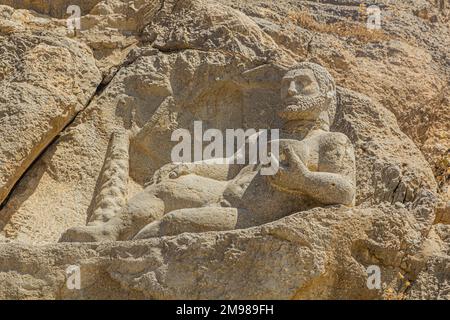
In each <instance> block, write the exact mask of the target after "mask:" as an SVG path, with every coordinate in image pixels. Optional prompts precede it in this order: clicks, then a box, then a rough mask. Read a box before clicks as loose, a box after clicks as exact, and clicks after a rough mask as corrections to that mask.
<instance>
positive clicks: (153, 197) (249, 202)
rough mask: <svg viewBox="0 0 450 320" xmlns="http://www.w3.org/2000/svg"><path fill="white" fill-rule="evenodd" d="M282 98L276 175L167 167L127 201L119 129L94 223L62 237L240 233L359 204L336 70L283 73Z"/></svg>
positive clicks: (231, 168) (253, 168)
mask: <svg viewBox="0 0 450 320" xmlns="http://www.w3.org/2000/svg"><path fill="white" fill-rule="evenodd" d="M281 98H282V99H281V100H282V104H281V105H280V108H279V111H278V114H279V116H280V117H281V118H282V119H283V121H284V125H283V128H282V130H281V139H280V140H279V146H280V167H279V170H278V172H277V173H276V174H275V175H272V176H270V175H268V176H266V175H262V174H260V170H261V166H260V165H247V166H238V165H217V164H208V163H201V164H196V163H186V164H167V165H165V166H163V167H162V168H160V169H159V170H158V171H157V172H156V173H155V175H154V177H153V182H152V183H151V184H150V185H148V186H147V187H146V188H145V189H144V191H142V192H141V193H139V194H137V195H136V196H134V197H133V198H132V199H130V201H128V204H127V205H122V202H124V201H125V200H124V199H125V194H124V190H123V188H122V187H120V183H124V181H126V180H127V179H128V177H127V172H128V167H127V166H128V164H127V161H126V150H127V148H128V143H127V138H126V135H120V134H117V135H115V136H113V138H112V141H111V146H110V151H109V155H108V157H107V162H106V163H107V164H105V168H104V170H103V172H102V175H103V178H102V180H101V188H100V190H101V191H100V193H99V194H98V196H97V200H96V209H95V210H94V212H93V215H92V217H91V219H90V222H89V223H88V225H87V226H85V227H76V228H72V229H69V230H67V231H66V232H65V233H64V234H63V236H62V237H61V241H81V242H83V241H113V240H127V239H145V238H151V237H159V236H165V235H176V234H180V233H183V232H206V231H220V230H233V229H239V228H247V227H252V226H256V225H261V224H264V223H268V222H271V221H274V220H277V219H279V218H281V217H284V216H287V215H289V214H292V213H295V212H299V211H304V210H308V209H311V208H314V207H320V206H326V205H337V204H343V205H347V206H352V205H353V204H354V198H355V157H354V150H353V146H352V144H351V143H350V141H349V139H348V138H347V136H345V135H344V134H342V133H336V132H330V125H331V124H332V122H333V120H334V115H335V112H336V104H337V100H336V89H335V84H334V80H333V79H332V77H331V75H330V74H329V73H328V71H327V70H325V69H324V68H323V67H321V66H319V65H316V64H313V63H308V62H304V63H300V64H299V65H297V66H295V67H293V68H292V69H290V70H289V71H288V72H287V73H286V75H285V76H284V77H283V79H282V85H281ZM108 159H109V160H108ZM108 161H109V162H108ZM235 172H238V173H237V174H235ZM108 199H109V200H108ZM111 199H112V200H111ZM117 199H119V200H117ZM117 201H119V202H121V203H117ZM122 207H124V208H122Z"/></svg>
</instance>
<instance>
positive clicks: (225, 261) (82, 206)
mask: <svg viewBox="0 0 450 320" xmlns="http://www.w3.org/2000/svg"><path fill="white" fill-rule="evenodd" d="M69 2H70V3H69ZM69 4H77V1H62V0H61V1H51V2H48V1H41V2H39V1H9V0H0V42H1V44H2V46H0V52H1V57H2V59H1V61H0V93H1V94H0V133H1V134H0V137H1V140H0V204H1V207H0V298H9V299H11V298H52V299H63V298H77V299H81V298H90V299H94V298H156V299H177V298H186V299H197V298H205V299H206V298H249V299H261V298H276V299H291V298H297V299H311V298H323V299H327V298H337V299H339V298H355V299H404V298H411V299H423V298H426V299H438V298H439V299H448V298H449V275H450V273H449V270H448V261H449V259H450V250H449V245H450V244H449V240H448V239H449V229H448V224H449V223H450V222H449V221H450V218H449V216H450V214H449V212H448V208H449V206H448V204H447V201H449V200H450V198H449V196H450V193H448V192H450V189H449V191H448V192H447V189H446V188H447V186H448V181H449V175H450V171H449V167H448V166H449V163H450V162H449V161H450V160H446V159H448V157H449V153H448V150H449V149H450V136H449V134H448V133H449V132H450V127H449V125H450V118H449V116H450V112H449V109H450V105H449V102H450V100H449V95H448V92H449V86H450V56H449V52H448V43H449V41H450V33H449V27H448V21H449V20H448V19H449V8H448V6H443V7H440V6H439V2H435V1H424V0H414V1H403V2H401V3H398V4H397V3H395V4H394V3H391V2H390V1H379V4H380V5H381V8H382V12H383V28H382V31H379V32H369V31H367V30H366V29H365V26H364V21H365V17H364V15H362V14H361V11H360V8H359V3H358V4H356V2H353V1H344V0H339V1H321V2H320V3H318V2H312V1H298V2H296V3H295V4H293V3H291V2H288V1H277V2H276V3H273V2H272V1H267V0H266V1H264V0H252V1H246V2H242V1H234V0H220V1H218V2H216V1H212V0H180V1H172V0H166V1H161V2H160V1H151V0H148V1H138V0H122V1H120V0H109V1H100V0H93V1H80V6H81V9H82V18H81V25H82V30H81V32H80V33H79V34H77V36H76V37H75V36H73V35H71V34H68V33H67V29H66V20H65V19H63V18H66V17H67V16H68V15H67V14H66V8H67V6H68V5H69ZM3 5H5V6H3ZM13 8H14V9H13ZM304 60H309V61H313V62H316V63H319V64H321V65H323V66H325V67H326V68H327V69H328V70H330V72H331V73H332V74H333V76H334V77H335V79H336V82H337V83H338V84H339V86H340V88H339V89H338V96H339V105H338V110H337V115H336V121H335V123H334V125H333V128H332V129H333V131H338V132H342V133H344V134H346V135H347V136H348V137H349V139H350V140H351V142H352V143H353V145H354V148H355V152H356V164H357V170H356V173H357V197H356V207H355V208H346V207H329V208H317V209H313V210H310V211H307V212H299V213H296V214H294V215H292V216H290V217H286V218H283V219H281V220H279V221H276V222H273V223H269V224H267V225H264V226H259V227H254V228H251V229H245V230H236V231H229V232H210V233H203V234H182V235H179V236H176V237H164V238H160V239H154V240H143V241H126V242H111V243H104V244H95V243H89V244H74V243H71V244H56V243H55V242H56V241H57V240H58V239H59V237H60V235H61V233H62V232H64V231H65V230H66V229H68V228H70V227H75V226H82V225H85V224H86V220H88V219H89V216H90V215H91V214H92V208H93V205H94V203H95V199H96V193H97V191H98V189H99V187H100V186H101V184H102V181H101V180H102V179H101V176H102V175H101V173H102V171H103V170H104V169H103V166H104V161H105V157H106V156H107V150H108V143H109V141H110V137H111V135H112V134H113V133H121V134H128V135H129V136H130V137H131V140H130V159H129V174H130V178H129V182H128V185H127V186H126V189H127V190H126V191H127V194H128V198H130V197H131V196H133V195H134V194H136V193H138V192H139V191H141V190H142V189H143V187H144V185H145V184H146V183H147V182H148V181H150V179H151V177H152V175H153V173H154V172H155V170H157V169H158V168H160V167H161V166H162V165H164V164H166V163H168V162H169V161H170V150H171V148H172V146H173V144H172V143H170V134H171V132H172V131H173V130H174V129H177V128H188V129H192V124H193V121H194V120H202V121H203V122H204V124H205V125H206V126H208V127H211V128H218V129H225V128H266V127H272V128H277V127H278V126H279V123H278V120H277V117H276V116H275V110H274V106H276V105H277V104H279V102H280V96H279V92H280V79H281V78H282V76H283V74H284V72H285V70H286V67H289V66H291V65H293V64H295V63H296V62H299V61H304ZM433 171H434V172H433ZM433 173H434V174H433ZM436 178H437V179H436ZM436 180H437V181H436ZM122 191H123V190H122ZM439 197H440V198H441V204H440V205H439V206H438V209H437V210H435V207H436V206H437V205H436V202H437V200H436V199H437V198H439ZM442 201H443V202H442ZM442 203H444V204H442ZM69 265H78V266H80V267H81V280H82V289H81V290H68V289H67V287H66V277H67V274H66V268H67V267H68V266H69ZM370 265H377V266H379V267H380V268H381V275H382V276H381V279H382V283H383V286H382V289H380V290H369V289H368V287H367V285H366V281H367V272H366V268H367V267H368V266H370ZM242 283H245V286H242Z"/></svg>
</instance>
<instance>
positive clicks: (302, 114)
mask: <svg viewBox="0 0 450 320" xmlns="http://www.w3.org/2000/svg"><path fill="white" fill-rule="evenodd" d="M284 106H285V107H284V109H283V110H282V111H280V112H278V114H279V116H280V117H281V118H282V119H285V120H288V121H290V120H316V119H318V118H319V115H320V113H321V112H322V111H324V110H325V109H326V106H327V97H326V96H324V95H319V96H316V97H307V96H297V97H292V98H288V99H286V100H285V102H284Z"/></svg>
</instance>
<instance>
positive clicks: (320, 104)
mask: <svg viewBox="0 0 450 320" xmlns="http://www.w3.org/2000/svg"><path fill="white" fill-rule="evenodd" d="M281 100H282V110H281V111H279V115H280V117H281V118H283V119H285V120H286V121H291V120H313V121H314V120H315V121H318V122H320V125H321V126H322V127H324V126H326V128H328V127H329V126H330V125H331V123H333V121H334V116H335V113H336V104H337V100H336V85H335V83H334V80H333V77H332V76H331V75H330V73H329V72H328V71H327V70H326V69H325V68H323V67H322V66H319V65H318V64H315V63H311V62H303V63H300V64H298V65H296V66H294V67H293V68H291V69H290V70H289V71H288V72H287V73H286V75H285V76H284V77H283V79H282V83H281Z"/></svg>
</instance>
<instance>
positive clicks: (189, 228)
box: [134, 207, 238, 239]
mask: <svg viewBox="0 0 450 320" xmlns="http://www.w3.org/2000/svg"><path fill="white" fill-rule="evenodd" d="M237 224H238V209H236V208H223V207H203V208H193V209H181V210H176V211H172V212H170V213H168V214H166V215H165V216H164V217H163V218H162V219H160V220H158V221H154V222H152V223H150V224H149V225H147V226H146V227H145V228H144V229H142V230H141V231H139V233H138V234H137V235H136V236H135V237H134V239H148V238H154V237H161V236H172V235H177V234H181V233H184V232H193V233H199V232H207V231H225V230H234V229H236V226H237Z"/></svg>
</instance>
